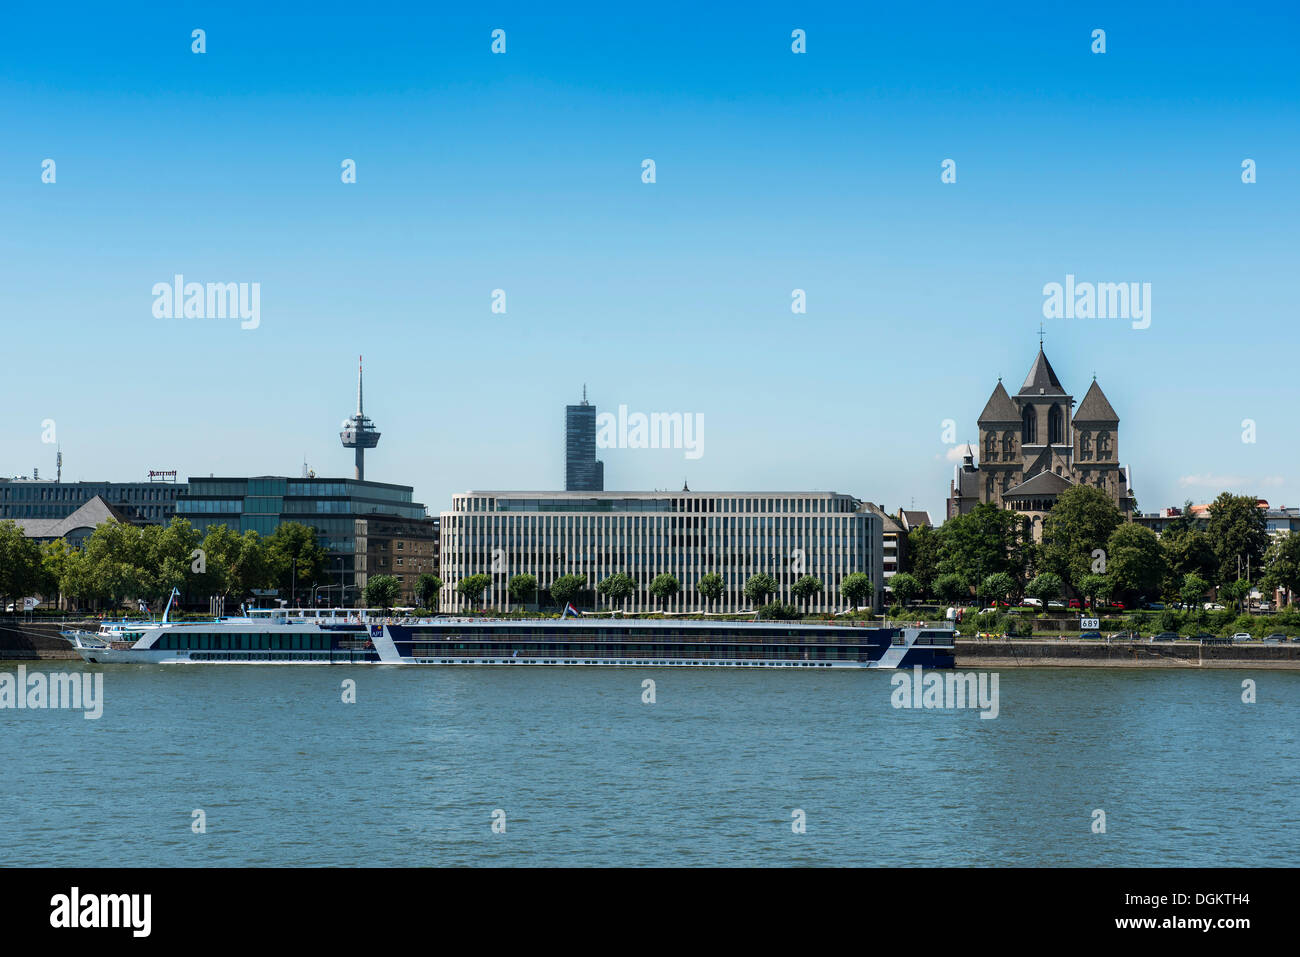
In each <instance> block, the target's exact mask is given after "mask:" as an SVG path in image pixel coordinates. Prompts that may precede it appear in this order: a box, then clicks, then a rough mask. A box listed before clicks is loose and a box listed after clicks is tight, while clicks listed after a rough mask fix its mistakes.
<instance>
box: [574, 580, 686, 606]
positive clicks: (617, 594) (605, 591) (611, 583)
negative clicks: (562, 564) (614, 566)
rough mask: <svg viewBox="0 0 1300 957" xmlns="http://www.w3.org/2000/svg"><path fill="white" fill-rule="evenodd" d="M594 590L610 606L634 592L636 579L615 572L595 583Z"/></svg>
mask: <svg viewBox="0 0 1300 957" xmlns="http://www.w3.org/2000/svg"><path fill="white" fill-rule="evenodd" d="M705 577H707V576H705ZM596 592H597V593H598V594H600V595H601V596H602V597H603V598H604V599H605V600H606V601H608V602H609V604H610V607H613V606H614V605H621V604H623V602H625V601H627V599H629V598H631V597H632V595H634V594H635V593H636V579H635V578H633V577H632V576H631V575H627V574H624V573H623V572H616V573H615V574H613V575H610V576H609V577H608V578H606V579H605V580H604V581H603V582H601V583H600V584H599V585H597V586H596Z"/></svg>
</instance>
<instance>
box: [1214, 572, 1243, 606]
mask: <svg viewBox="0 0 1300 957" xmlns="http://www.w3.org/2000/svg"><path fill="white" fill-rule="evenodd" d="M1249 595H1250V582H1248V581H1246V579H1244V578H1238V579H1237V580H1236V581H1230V582H1228V583H1227V584H1226V585H1221V586H1219V597H1220V598H1221V599H1227V600H1228V601H1229V602H1231V604H1232V607H1234V608H1236V609H1237V610H1238V611H1240V610H1241V607H1242V605H1243V604H1244V603H1245V601H1246V598H1247V597H1248V596H1249Z"/></svg>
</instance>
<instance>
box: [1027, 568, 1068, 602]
mask: <svg viewBox="0 0 1300 957" xmlns="http://www.w3.org/2000/svg"><path fill="white" fill-rule="evenodd" d="M1064 588H1065V583H1064V582H1063V581H1061V576H1060V575H1057V574H1056V573H1054V572H1043V573H1042V574H1041V575H1035V576H1034V580H1033V581H1031V582H1030V583H1029V584H1028V585H1026V586H1025V594H1026V595H1028V596H1029V597H1030V598H1037V599H1038V600H1039V601H1041V602H1042V603H1043V604H1044V605H1046V604H1047V603H1048V602H1049V601H1054V600H1056V599H1057V598H1060V597H1061V593H1062V591H1063V590H1064Z"/></svg>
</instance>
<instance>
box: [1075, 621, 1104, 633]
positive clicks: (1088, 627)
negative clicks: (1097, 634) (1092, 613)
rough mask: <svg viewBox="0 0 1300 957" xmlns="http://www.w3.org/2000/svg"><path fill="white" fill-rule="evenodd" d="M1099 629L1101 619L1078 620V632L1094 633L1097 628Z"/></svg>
mask: <svg viewBox="0 0 1300 957" xmlns="http://www.w3.org/2000/svg"><path fill="white" fill-rule="evenodd" d="M1100 627H1101V619H1100V618H1080V619H1079V630H1080V631H1096V630H1097V629H1098V628H1100Z"/></svg>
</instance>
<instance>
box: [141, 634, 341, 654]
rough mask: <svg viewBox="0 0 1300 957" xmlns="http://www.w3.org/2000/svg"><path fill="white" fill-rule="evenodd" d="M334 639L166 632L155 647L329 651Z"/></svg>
mask: <svg viewBox="0 0 1300 957" xmlns="http://www.w3.org/2000/svg"><path fill="white" fill-rule="evenodd" d="M330 639H331V636H329V635H282V634H256V633H233V634H232V633H221V634H211V633H206V634H205V633H198V634H194V633H190V634H166V635H163V636H162V637H161V638H159V639H158V642H157V643H156V644H155V645H154V647H155V648H157V649H159V650H162V651H328V650H329V649H330Z"/></svg>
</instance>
